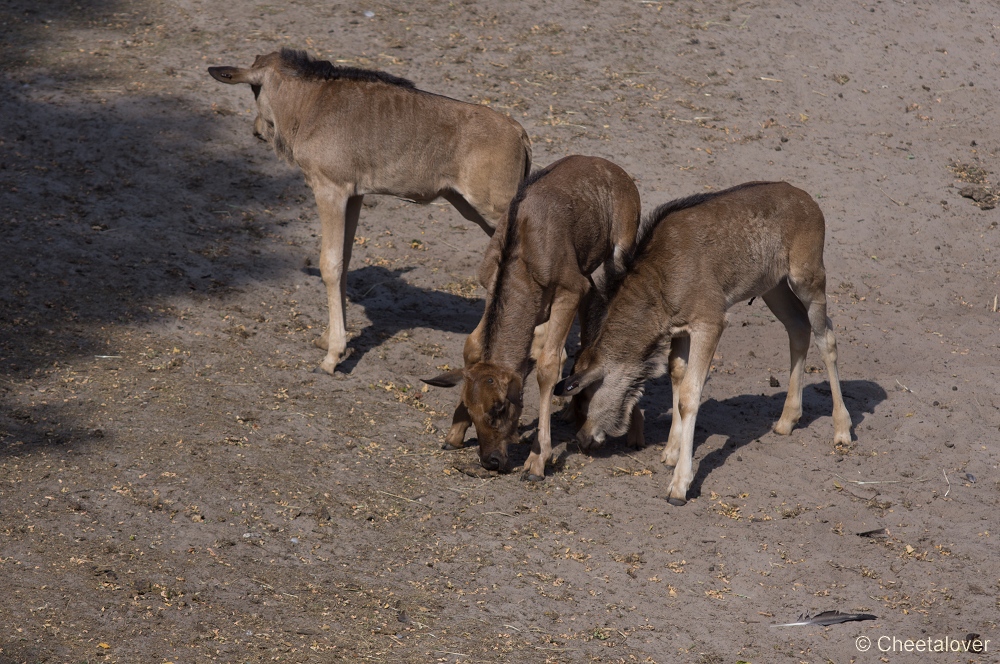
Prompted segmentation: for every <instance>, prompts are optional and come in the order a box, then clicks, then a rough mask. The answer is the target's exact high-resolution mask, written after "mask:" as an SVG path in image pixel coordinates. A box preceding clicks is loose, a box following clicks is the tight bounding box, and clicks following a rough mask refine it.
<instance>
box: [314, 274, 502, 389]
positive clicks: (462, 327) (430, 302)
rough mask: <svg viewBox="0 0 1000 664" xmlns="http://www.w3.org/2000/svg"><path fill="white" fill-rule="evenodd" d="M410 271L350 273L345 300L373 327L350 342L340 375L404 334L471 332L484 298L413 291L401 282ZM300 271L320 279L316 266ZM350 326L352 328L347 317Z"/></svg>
mask: <svg viewBox="0 0 1000 664" xmlns="http://www.w3.org/2000/svg"><path fill="white" fill-rule="evenodd" d="M414 269H415V268H413V267H404V268H399V269H395V270H389V269H386V268H384V267H379V266H365V267H362V268H359V269H357V270H351V271H350V272H349V273H348V275H347V299H348V301H349V302H350V303H352V304H358V305H360V306H362V307H364V310H365V315H366V316H367V317H368V319H369V320H370V321H371V325H368V326H366V327H365V328H364V329H362V330H361V333H360V334H357V335H356V336H354V337H353V338H351V339H350V340H349V341H348V343H347V349H348V352H349V353H350V356H349V357H348V358H347V359H346V360H344V361H343V362H341V363H340V364H339V365H338V366H337V371H338V372H343V373H351V372H353V371H354V368H355V367H357V366H358V363H359V362H360V361H361V360H362V358H364V356H365V355H366V354H367V353H368V351H370V350H372V349H374V348H378V346H379V345H381V344H382V342H383V341H385V340H386V339H389V338H390V337H392V336H394V335H395V334H397V333H398V332H401V331H403V330H410V329H413V328H416V327H426V328H430V329H433V330H439V331H441V332H452V333H455V334H461V335H466V334H469V333H470V332H472V330H474V329H475V327H476V325H477V324H478V323H479V319H480V318H481V317H482V315H483V300H482V299H476V300H473V299H469V298H465V297H462V296H460V295H453V294H451V293H446V292H443V291H438V290H433V289H427V288H421V287H420V286H414V285H413V284H411V283H408V282H407V281H406V280H405V279H404V278H403V275H404V274H406V273H408V272H411V271H413V270H414ZM302 271H303V272H305V273H306V274H309V275H311V276H315V277H319V276H320V272H319V269H317V268H315V267H307V268H303V270H302ZM354 320H357V319H356V318H355V319H354ZM348 325H349V326H350V325H351V316H350V314H348Z"/></svg>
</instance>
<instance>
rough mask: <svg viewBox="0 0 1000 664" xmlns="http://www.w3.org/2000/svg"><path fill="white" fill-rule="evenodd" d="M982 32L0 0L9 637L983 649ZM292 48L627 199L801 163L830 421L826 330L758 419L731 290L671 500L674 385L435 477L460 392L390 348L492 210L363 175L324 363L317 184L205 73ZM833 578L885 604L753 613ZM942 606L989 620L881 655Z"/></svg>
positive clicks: (693, 658)
mask: <svg viewBox="0 0 1000 664" xmlns="http://www.w3.org/2000/svg"><path fill="white" fill-rule="evenodd" d="M997 23H1000V11H998V8H997V5H996V3H994V2H986V1H981V0H971V1H970V0H959V1H956V2H949V3H940V2H932V1H931V0H919V1H907V2H903V1H902V0H858V1H857V2H851V3H846V2H834V1H832V0H825V1H822V2H810V3H800V2H794V1H793V0H774V1H767V2H760V1H752V2H737V1H735V0H733V1H724V0H708V1H705V2H695V1H689V2H670V1H666V0H665V1H663V2H660V1H658V0H638V1H636V0H628V1H625V0H622V1H612V0H593V1H589V2H571V1H569V0H537V1H529V2H525V3H501V2H494V3H476V2H469V1H468V0H464V1H462V2H450V3H449V2H444V1H427V2H417V3H407V4H403V3H399V4H398V5H395V4H390V3H385V2H381V1H372V2H364V1H360V0H356V1H352V2H349V3H341V2H332V3H320V2H305V1H302V0H287V1H285V2H258V1H255V0H229V1H228V2H209V1H208V0H164V1H163V2H152V1H149V0H135V1H129V0H101V1H100V2H98V1H97V0H75V1H63V0H53V1H50V2H45V3H39V2H35V1H34V0H13V1H12V0H4V1H3V2H2V3H0V34H2V40H0V63H2V67H0V118H2V122H0V224H2V228H3V235H2V238H0V264H2V265H0V274H2V281H0V286H2V288H0V404H2V406H0V533H2V534H0V576H2V579H3V581H2V583H0V586H2V592H0V661H2V662H4V664H7V663H14V662H30V663H33V662H102V661H109V662H137V663H147V662H154V663H155V662H161V663H162V662H177V663H182V662H207V661H219V662H269V661H284V662H330V661H347V662H356V661H376V662H434V661H440V662H493V661H502V662H518V663H520V662H590V661H593V662H661V663H666V662H702V663H715V662H720V663H728V664H734V663H736V662H752V663H754V664H762V663H767V662H838V663H840V662H917V661H920V662H931V661H933V662H938V661H941V662H986V661H995V660H994V659H993V658H994V657H996V655H995V654H994V653H995V652H996V651H997V650H1000V629H998V627H997V615H998V613H997V609H998V606H997V597H998V592H1000V585H998V584H1000V555H998V553H997V548H996V543H995V542H996V539H997V537H998V536H1000V533H998V532H997V529H998V524H997V520H996V515H997V507H998V502H1000V484H998V473H997V468H998V462H1000V454H998V451H997V448H996V441H997V438H998V436H1000V433H998V426H1000V410H998V407H1000V393H998V387H997V385H998V382H997V378H998V376H997V373H998V365H1000V362H998V343H1000V313H997V306H996V303H997V299H996V298H997V295H998V293H1000V285H998V280H1000V274H998V270H1000V266H998V261H997V257H998V254H1000V250H998V246H997V245H998V239H1000V230H998V229H997V220H998V219H1000V211H998V210H994V209H990V208H991V206H992V202H993V201H994V200H995V195H994V194H993V189H992V187H993V186H994V182H995V181H996V180H997V176H996V167H997V161H998V159H997V152H998V149H1000V138H998V136H997V132H996V127H997V111H996V108H997V100H998V96H997V88H996V71H997V66H998V65H1000V62H998V48H1000V47H998V41H997V34H998V32H1000V29H998V25H996V24H997ZM282 46H294V47H300V48H306V49H309V50H310V51H311V52H312V53H313V54H316V55H318V56H321V57H322V58H325V59H331V60H334V61H335V62H337V63H340V64H347V65H355V66H364V67H373V68H381V69H385V70H387V71H389V72H391V73H393V74H396V75H400V76H404V77H407V78H410V79H412V80H414V81H415V82H416V83H417V84H418V85H419V86H420V87H422V88H424V89H427V90H431V91H434V92H437V93H441V94H446V95H450V96H452V97H455V98H458V99H463V100H467V101H470V102H473V103H483V104H489V105H490V106H492V107H494V108H496V109H498V110H500V111H502V112H505V113H509V114H510V115H512V116H513V117H514V118H516V119H517V120H518V121H519V122H521V123H522V124H523V125H524V127H525V128H526V129H527V131H528V133H529V134H530V136H531V138H532V141H533V144H534V163H535V165H536V166H543V165H546V164H548V163H550V162H552V161H554V160H555V159H557V158H559V157H562V156H564V155H567V154H572V153H581V154H592V155H599V156H602V157H606V158H609V159H611V160H613V161H615V162H617V163H619V164H621V165H622V166H623V167H624V168H625V169H626V170H628V171H629V172H630V173H631V174H633V175H634V176H635V178H636V179H637V182H638V184H639V188H640V191H641V193H642V195H643V201H644V206H645V207H646V209H647V210H649V209H652V207H654V206H655V205H657V204H659V203H662V202H665V201H667V200H670V199H673V198H677V197H679V196H684V195H689V194H693V193H697V192H701V191H706V190H710V189H719V188H724V187H728V186H731V185H734V184H737V183H740V182H744V181H747V180H754V179H768V180H787V181H789V182H791V183H793V184H795V185H797V186H799V187H801V188H804V189H805V190H807V191H808V192H809V193H811V194H812V195H813V196H814V197H816V199H817V200H818V201H819V203H820V205H821V206H822V208H823V209H824V211H825V214H826V216H827V253H826V263H827V268H828V272H829V293H830V301H831V304H830V312H831V316H832V318H833V320H834V323H835V327H836V332H837V334H838V340H839V345H840V362H841V365H840V366H841V374H842V378H843V379H844V390H845V393H846V398H847V405H848V408H849V409H850V411H851V414H852V417H853V421H854V433H855V441H854V442H853V443H852V444H851V445H850V446H846V447H843V448H839V449H838V448H835V447H834V446H833V444H832V432H833V428H832V422H831V418H830V408H831V400H830V395H829V389H828V387H827V383H826V379H825V375H824V371H823V370H822V369H821V368H817V367H819V366H821V364H822V363H821V362H819V360H818V354H817V352H816V350H815V348H813V349H812V350H811V353H810V360H809V363H810V365H811V366H812V368H811V369H810V375H809V376H808V379H809V380H808V383H809V384H808V386H807V388H806V395H805V410H806V413H805V416H804V418H803V421H802V422H801V425H800V426H799V427H798V428H797V429H796V430H795V432H794V433H793V434H792V435H791V436H788V437H780V436H777V435H775V434H773V433H771V432H770V426H771V425H772V423H773V422H774V421H775V420H776V419H777V417H778V414H779V413H780V410H781V404H782V401H783V398H784V385H785V383H786V381H787V362H788V360H787V356H788V351H787V340H786V337H785V335H784V331H783V329H782V328H781V327H780V325H779V324H778V323H777V322H775V321H774V320H773V318H772V317H771V315H770V314H769V313H768V312H767V310H766V308H765V307H764V305H763V303H761V302H760V301H759V300H758V301H757V302H755V303H754V304H753V305H752V306H746V305H745V304H744V305H739V306H737V307H736V308H735V309H734V310H733V324H732V325H731V327H730V328H729V330H728V331H727V332H726V334H725V335H724V337H723V339H722V343H721V346H720V348H719V352H718V356H717V358H716V362H715V364H714V367H713V371H712V374H711V377H710V381H709V384H708V386H707V388H706V392H705V400H704V403H703V406H702V408H701V414H700V418H699V429H698V434H697V437H696V450H695V462H696V464H697V477H696V479H695V482H694V485H693V487H692V492H691V494H690V495H693V496H694V499H693V500H691V501H690V502H689V504H688V505H687V506H686V507H683V508H673V507H670V506H669V505H668V504H667V503H666V501H665V500H664V499H663V492H664V490H665V488H666V486H667V484H668V482H669V472H668V471H667V469H666V468H664V467H663V466H662V465H661V464H660V462H659V456H660V450H661V449H662V443H663V441H664V440H665V439H666V435H667V431H668V428H669V423H670V413H669V404H670V394H669V392H670V388H669V381H666V380H664V379H660V380H659V381H657V382H655V383H654V384H652V385H650V387H649V389H648V391H647V395H646V396H645V397H644V399H643V401H642V404H643V408H644V409H645V411H646V418H647V425H646V434H647V442H648V446H647V447H646V448H645V449H644V450H641V451H638V452H633V451H631V450H628V449H627V448H626V447H625V446H624V444H623V441H620V440H616V441H611V443H610V444H609V445H608V446H607V447H606V449H604V450H601V451H600V452H599V453H597V454H595V455H593V456H589V455H586V454H582V453H580V452H579V450H577V449H575V448H574V447H573V446H569V447H568V448H567V445H566V441H568V440H569V439H570V438H571V436H572V433H573V431H572V429H571V428H570V427H569V426H568V425H567V424H558V425H557V426H556V436H557V439H558V441H557V442H559V443H560V447H559V448H558V450H557V452H558V453H559V462H558V463H557V464H556V466H555V467H554V468H553V469H552V470H551V472H550V474H549V476H548V477H547V478H546V480H545V481H544V482H543V483H539V484H530V483H526V482H521V481H519V477H518V475H517V474H511V475H506V476H486V477H472V476H469V475H467V474H463V473H462V472H460V471H459V470H457V469H456V467H458V468H462V467H463V464H469V463H471V462H474V461H475V459H476V450H475V447H473V446H471V444H470V447H467V448H466V449H465V450H461V451H459V452H444V451H442V450H440V440H441V438H442V433H443V430H444V429H445V428H446V427H447V425H448V423H449V421H450V420H449V417H450V412H451V408H452V407H453V405H454V402H455V398H456V395H455V393H454V392H450V391H446V390H437V389H433V390H429V391H428V390H424V389H423V387H422V384H421V383H420V382H419V379H420V378H421V377H427V376H431V375H434V374H436V373H438V372H439V370H440V369H441V368H442V367H444V366H455V365H456V364H457V363H459V362H460V361H461V345H462V342H463V339H464V336H465V335H466V334H467V333H468V332H469V331H471V330H472V328H473V327H474V326H475V324H476V322H477V320H478V318H479V315H480V313H481V309H482V306H483V300H482V296H483V293H482V291H481V289H478V288H477V287H476V284H475V281H474V275H475V268H476V265H477V262H478V258H479V256H480V255H481V252H482V251H483V249H484V247H485V244H486V236H485V235H484V234H483V233H482V232H481V231H480V230H479V229H478V228H476V227H475V226H473V225H472V224H470V223H468V222H466V221H465V220H463V219H462V218H461V217H460V216H459V215H458V213H456V212H455V211H454V210H453V209H451V208H450V207H447V206H445V205H431V206H426V207H419V206H415V205H410V204H406V203H403V202H401V201H397V200H395V199H390V198H381V199H375V200H372V201H370V202H369V206H367V207H366V208H365V210H364V212H363V213H362V220H361V226H360V228H359V231H358V235H359V237H358V240H357V246H356V247H355V254H354V255H355V258H354V263H353V265H352V268H353V269H352V272H351V274H350V278H349V283H348V293H349V296H350V305H349V307H348V316H349V328H350V330H351V332H352V334H353V340H352V341H351V347H352V348H353V349H354V354H353V355H352V356H351V358H350V360H349V361H348V362H347V363H346V364H345V365H344V367H343V371H342V372H339V373H338V374H337V375H336V376H333V377H330V376H327V375H318V374H315V373H312V369H313V368H314V367H315V366H316V365H317V364H318V363H319V361H320V359H321V356H322V353H321V351H319V350H318V349H317V348H316V347H314V346H313V344H312V343H311V342H312V340H313V338H314V337H315V336H316V335H317V333H318V330H319V326H320V325H321V324H322V321H324V319H325V315H326V309H325V296H324V293H323V286H322V282H321V281H320V279H319V278H318V276H317V270H316V269H315V267H313V266H314V265H315V264H316V262H317V258H318V240H317V233H318V225H317V222H316V213H315V206H314V203H313V200H312V197H311V194H310V192H309V190H308V189H307V188H306V186H305V185H304V184H303V182H302V180H301V177H300V175H299V174H298V173H297V172H296V171H295V170H294V169H292V168H290V167H288V166H285V165H283V164H281V163H279V161H278V160H277V158H276V157H275V156H274V154H273V153H272V152H271V151H270V150H269V149H268V147H267V146H265V145H263V144H261V143H259V142H257V141H256V140H255V139H254V138H253V137H252V136H251V133H250V132H251V124H252V120H253V117H254V112H253V110H252V96H251V93H250V91H249V90H248V89H245V88H242V87H229V86H223V85H219V84H218V83H216V82H215V81H213V80H212V79H211V78H210V77H209V76H208V75H207V73H206V67H207V66H208V65H240V66H246V65H249V64H250V63H251V62H252V60H253V58H254V56H255V55H257V54H261V53H267V52H270V51H273V50H276V49H278V48H279V47H282ZM963 191H964V194H965V195H964V196H963ZM966 196H974V197H975V198H967V197H966ZM976 199H978V200H976ZM532 382H533V379H532ZM534 398H535V397H534V396H532V395H531V394H530V393H529V396H528V399H527V401H528V404H531V403H532V400H533V399H534ZM535 407H536V405H529V406H528V407H527V409H526V412H525V415H524V418H523V422H522V423H523V425H524V429H523V430H524V437H525V438H526V439H527V438H530V436H531V435H532V434H533V431H534V426H535V421H534V418H535V412H536V411H535V410H534V409H535ZM472 444H474V441H473V443H472ZM527 451H528V448H527V445H521V446H519V447H518V449H517V450H516V451H515V457H516V458H522V459H523V458H524V457H525V456H526V455H527ZM871 531H875V532H874V533H872V532H871ZM859 533H869V534H868V535H859ZM825 610H840V611H850V612H855V611H863V612H869V613H873V614H875V615H876V616H878V618H877V620H874V621H867V622H852V623H846V624H840V625H835V626H832V627H776V626H775V625H776V624H779V623H786V622H790V621H793V620H795V619H796V618H797V617H798V616H799V615H800V614H802V613H809V614H812V613H816V612H819V611H825ZM970 633H973V634H980V635H981V637H982V639H989V640H990V641H989V644H988V645H987V652H986V653H976V652H966V653H955V652H950V653H936V654H933V655H928V654H926V653H924V654H919V653H917V652H880V651H879V649H880V646H881V647H883V648H889V649H890V650H891V649H892V648H893V644H892V641H891V639H892V638H896V639H898V640H899V645H898V646H896V649H897V650H898V649H900V648H905V645H904V642H905V640H906V639H911V640H913V641H914V644H912V647H913V648H916V647H917V645H916V641H917V640H920V639H925V640H926V639H931V644H930V645H931V647H932V648H933V647H934V644H935V642H936V643H937V644H938V646H940V645H941V643H940V641H939V640H941V639H945V638H950V639H963V638H965V637H966V635H967V634H970ZM859 637H865V638H868V639H871V641H870V643H871V649H870V650H868V651H867V652H862V651H861V649H859V644H860V646H861V647H863V646H864V643H865V642H864V639H862V640H861V641H860V642H859V641H857V639H858V638H859ZM881 637H887V638H888V639H889V640H886V639H885V638H883V639H882V640H881V641H879V639H880V638H881ZM956 646H957V643H956V642H954V641H948V647H949V648H952V649H954V647H956ZM924 647H927V644H926V643H925V644H924Z"/></svg>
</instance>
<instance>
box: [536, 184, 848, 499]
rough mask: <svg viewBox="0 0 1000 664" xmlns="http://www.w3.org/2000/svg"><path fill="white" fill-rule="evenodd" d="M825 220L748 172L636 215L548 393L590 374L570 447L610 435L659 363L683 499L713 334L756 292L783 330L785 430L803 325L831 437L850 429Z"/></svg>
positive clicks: (842, 438) (793, 414)
mask: <svg viewBox="0 0 1000 664" xmlns="http://www.w3.org/2000/svg"><path fill="white" fill-rule="evenodd" d="M824 233H825V223H824V220H823V213H822V212H821V211H820V209H819V206H817V205H816V202H815V201H813V199H812V198H810V197H809V195H808V194H806V193H805V192H804V191H801V190H800V189H796V188H795V187H792V186H791V185H789V184H786V183H784V182H776V183H772V182H750V183H747V184H743V185H740V186H738V187H734V188H732V189H727V190H725V191H720V192H718V193H710V194H703V195H699V196H692V197H690V198H685V199H681V200H678V201H674V202H672V203H667V204H665V205H662V206H660V207H659V208H657V209H656V210H655V211H654V212H653V213H652V215H650V216H649V217H648V218H647V219H645V220H644V221H643V224H642V226H641V227H640V230H639V238H638V240H637V241H636V250H635V254H634V255H633V256H632V257H631V258H630V259H629V260H628V261H627V272H626V273H625V275H624V277H623V278H621V279H619V280H618V281H617V283H614V284H611V286H610V287H609V291H608V292H609V300H608V301H607V302H606V310H605V311H603V312H601V313H599V314H597V315H598V316H600V317H602V318H603V323H602V324H600V325H599V332H597V333H596V335H595V337H594V338H593V339H592V341H591V343H590V345H589V347H587V348H585V349H584V350H583V351H582V352H581V354H580V356H579V358H578V360H577V364H576V367H575V372H576V373H574V374H573V375H572V376H570V377H569V378H567V379H565V380H564V381H562V382H561V383H560V385H559V386H557V388H556V394H576V393H578V392H580V391H581V390H583V389H585V388H587V387H588V386H591V385H596V386H597V389H596V391H594V392H593V395H592V399H591V401H590V404H589V408H588V412H587V420H586V422H585V423H584V425H583V427H582V428H581V429H580V432H579V434H578V436H577V440H578V441H579V442H580V444H581V446H583V447H589V446H590V445H592V444H600V443H601V442H603V440H604V436H605V435H606V434H611V435H621V434H622V433H624V432H625V429H626V427H627V425H628V421H629V418H628V415H629V413H630V411H631V410H632V409H633V408H634V407H635V404H636V402H637V401H638V400H639V397H640V396H641V395H642V390H643V386H644V383H645V382H646V381H647V380H649V379H651V378H656V377H657V376H661V375H662V374H663V373H664V372H665V371H666V370H667V368H668V367H669V371H670V382H671V385H672V386H673V419H672V421H671V424H670V434H669V436H668V438H667V446H666V449H664V451H663V461H664V463H667V464H669V465H671V466H674V475H673V478H672V481H671V483H670V487H669V489H668V493H669V496H668V500H669V501H670V503H671V504H674V505H683V504H684V503H685V502H686V500H687V490H688V487H689V486H690V484H691V481H692V479H693V473H692V470H691V463H692V459H691V457H692V451H693V446H694V429H695V417H696V415H697V413H698V405H699V403H700V402H701V392H702V386H703V385H704V383H705V379H706V377H707V375H708V371H709V366H710V364H711V361H712V356H713V355H714V354H715V348H716V345H717V344H718V342H719V337H720V336H721V335H722V331H723V329H725V327H726V325H727V323H728V320H727V319H728V315H727V313H726V311H727V310H728V309H729V308H730V307H731V306H732V305H734V304H736V303H737V302H742V301H744V300H748V299H750V298H753V297H761V298H763V300H764V302H765V303H766V304H767V306H768V308H770V309H771V311H772V312H774V315H775V316H777V318H778V320H780V321H781V322H782V323H783V324H784V326H785V329H786V330H787V332H788V341H789V345H790V348H791V376H790V378H789V382H788V396H787V398H786V399H785V407H784V410H783V411H782V413H781V418H780V419H779V420H778V422H777V424H776V425H775V426H774V430H775V432H777V433H779V434H787V433H790V432H791V430H792V428H793V427H794V426H795V423H796V422H798V420H799V418H800V417H801V416H802V374H803V366H804V363H805V359H806V351H807V350H808V349H809V335H810V330H811V331H812V333H813V334H814V335H815V337H816V343H817V345H818V346H819V349H820V352H821V354H822V355H823V361H824V362H825V363H826V370H827V376H828V377H829V380H830V393H831V394H832V396H833V425H834V442H835V443H848V442H850V440H851V416H850V415H849V414H848V412H847V408H846V407H845V406H844V399H843V396H842V395H841V392H840V378H839V375H838V373H837V342H836V340H835V339H834V336H833V324H832V323H831V322H830V319H829V318H828V317H827V315H826V271H825V269H824V266H823V241H824Z"/></svg>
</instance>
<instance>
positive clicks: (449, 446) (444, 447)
mask: <svg viewBox="0 0 1000 664" xmlns="http://www.w3.org/2000/svg"><path fill="white" fill-rule="evenodd" d="M463 447H465V444H464V443H459V444H458V445H452V444H451V443H447V442H446V443H444V444H443V445H441V449H442V450H448V451H453V450H460V449H462V448H463Z"/></svg>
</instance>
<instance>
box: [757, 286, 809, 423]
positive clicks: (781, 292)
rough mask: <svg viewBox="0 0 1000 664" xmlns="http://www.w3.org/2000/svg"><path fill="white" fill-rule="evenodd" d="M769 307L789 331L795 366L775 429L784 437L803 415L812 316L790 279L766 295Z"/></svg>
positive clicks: (792, 362) (792, 361)
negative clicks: (803, 377)
mask: <svg viewBox="0 0 1000 664" xmlns="http://www.w3.org/2000/svg"><path fill="white" fill-rule="evenodd" d="M763 299H764V303H765V304H766V305H767V308H768V309H770V310H771V312H772V313H773V314H774V315H775V317H776V318H777V319H778V320H779V321H781V324H782V325H784V326H785V330H786V331H787V332H788V348H789V354H790V357H791V369H790V370H789V372H788V395H787V396H786V397H785V407H784V408H783V409H782V411H781V418H780V419H779V420H778V422H777V423H776V424H775V425H774V432H775V433H777V434H781V435H783V436H785V435H788V434H790V433H791V432H792V429H793V428H794V427H795V424H796V422H798V421H799V418H800V417H802V376H803V373H804V368H805V362H806V353H807V352H808V351H809V315H808V314H807V313H806V308H805V307H804V306H803V305H802V302H801V301H799V298H797V297H795V294H794V293H792V290H791V289H790V288H789V287H788V282H787V281H786V280H782V281H781V283H780V284H778V285H777V286H775V287H774V288H772V289H771V290H769V291H768V292H767V293H765V294H764V295H763Z"/></svg>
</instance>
